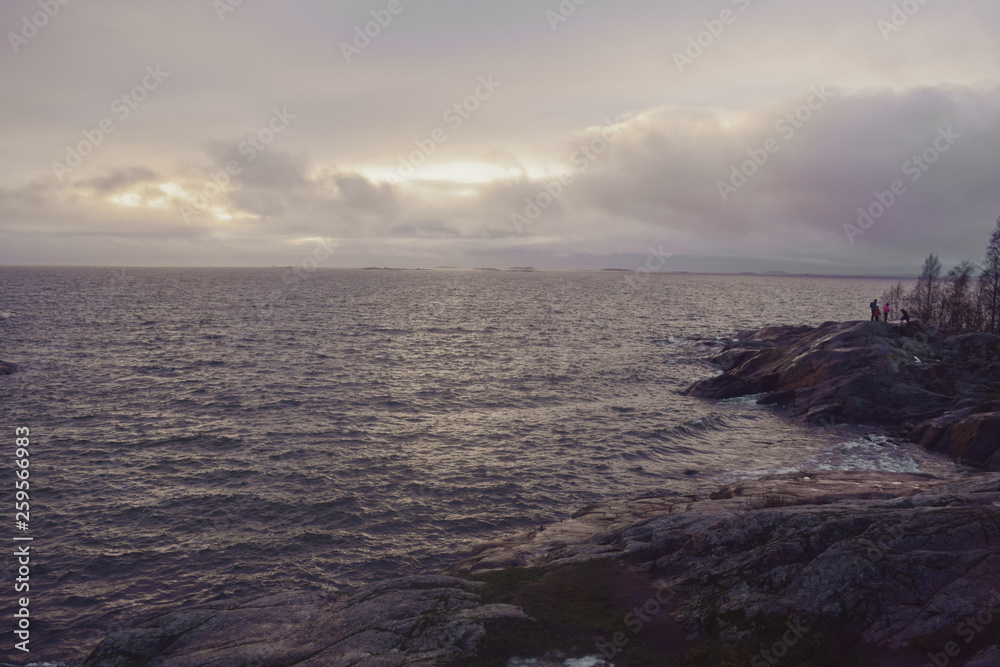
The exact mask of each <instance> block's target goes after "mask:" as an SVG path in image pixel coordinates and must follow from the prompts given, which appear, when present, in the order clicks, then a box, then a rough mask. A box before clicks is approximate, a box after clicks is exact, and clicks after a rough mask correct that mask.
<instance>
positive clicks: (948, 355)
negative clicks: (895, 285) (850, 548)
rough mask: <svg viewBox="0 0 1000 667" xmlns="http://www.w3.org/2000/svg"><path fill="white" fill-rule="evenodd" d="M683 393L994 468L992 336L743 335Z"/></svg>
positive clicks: (999, 354)
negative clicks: (755, 406) (861, 428)
mask: <svg viewBox="0 0 1000 667" xmlns="http://www.w3.org/2000/svg"><path fill="white" fill-rule="evenodd" d="M713 361H714V362H715V363H716V364H717V365H718V366H719V368H720V369H721V370H722V373H721V374H720V375H717V376H715V377H712V378H709V379H707V380H703V381H701V382H697V383H695V384H694V385H692V386H691V387H689V388H688V389H687V391H686V393H687V394H688V395H691V396H700V397H703V398H732V397H735V396H745V395H752V394H762V396H761V398H760V399H758V401H757V402H758V403H762V404H774V405H780V406H783V407H784V408H785V409H786V410H787V411H788V413H789V414H791V415H793V416H797V417H803V418H805V419H806V420H807V421H809V422H810V423H815V424H818V423H824V422H825V423H830V422H851V423H856V424H874V425H878V426H881V427H885V428H887V429H889V430H890V431H895V432H896V433H898V434H899V435H901V436H905V437H907V438H909V439H910V440H912V441H914V442H919V443H920V444H922V445H924V446H925V447H927V448H928V449H930V450H933V451H938V452H941V453H944V454H948V455H950V456H952V457H955V458H957V459H959V460H961V461H962V462H963V463H967V464H969V465H972V466H975V467H979V468H982V469H986V470H1000V337H998V336H995V335H993V334H986V333H957V332H949V331H943V330H939V329H936V328H934V327H928V326H926V325H924V324H923V323H921V322H911V323H909V324H907V325H899V324H886V323H882V322H827V323H825V324H823V325H821V326H819V327H815V328H813V327H770V328H767V329H761V330H759V331H748V332H743V333H741V334H739V335H737V336H736V338H735V339H734V340H733V341H732V342H731V343H729V344H728V345H726V347H725V348H723V350H722V351H721V352H720V353H719V354H718V355H716V356H715V357H714V359H713Z"/></svg>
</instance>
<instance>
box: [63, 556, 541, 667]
mask: <svg viewBox="0 0 1000 667" xmlns="http://www.w3.org/2000/svg"><path fill="white" fill-rule="evenodd" d="M482 586H483V584H482V583H478V582H470V581H466V580H462V579H456V578H454V577H443V576H424V577H408V578H405V579H398V580H394V581H388V582H385V583H381V584H378V585H375V586H369V587H366V588H362V589H360V590H357V591H355V592H354V593H352V594H350V595H345V596H344V597H342V598H340V599H337V600H327V599H326V598H325V597H324V596H322V595H321V594H319V593H305V594H285V595H273V596H268V597H260V598H256V599H251V600H243V601H239V602H229V603H223V604H215V605H204V606H199V607H195V608H193V609H189V610H184V611H178V612H173V613H169V614H165V615H163V616H157V617H155V618H152V619H150V620H148V621H145V622H144V623H141V624H140V625H138V626H136V627H133V628H129V629H127V630H123V631H120V632H115V633H112V634H109V635H108V636H107V638H105V640H104V641H103V642H101V644H100V645H99V646H98V647H97V648H96V649H95V650H94V652H93V653H91V654H90V656H89V657H88V658H87V660H86V661H85V662H84V663H83V664H84V665H85V666H94V667H96V666H102V667H111V666H114V667H125V666H132V665H149V664H155V665H164V666H166V665H170V666H172V667H180V666H182V665H183V666H190V667H205V666H207V665H217V666H218V667H237V666H239V665H296V666H297V667H331V666H335V665H345V666H346V665H355V666H357V667H375V666H378V667H390V666H397V665H403V664H406V665H440V664H446V663H448V662H452V661H454V660H456V659H460V658H463V657H470V656H473V655H475V652H476V648H477V644H478V643H479V642H480V641H481V640H482V638H483V636H484V635H485V630H484V628H483V623H484V621H486V620H487V619H503V618H511V619H518V618H524V612H522V611H521V610H520V609H517V608H516V607H512V606H509V605H498V604H484V603H483V602H482V598H481V597H480V596H478V595H476V594H475V590H476V589H477V588H479V587H482Z"/></svg>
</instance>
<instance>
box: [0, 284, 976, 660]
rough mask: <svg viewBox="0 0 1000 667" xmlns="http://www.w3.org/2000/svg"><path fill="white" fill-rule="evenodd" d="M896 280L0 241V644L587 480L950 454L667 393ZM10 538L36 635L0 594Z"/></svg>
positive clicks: (70, 630)
mask: <svg viewBox="0 0 1000 667" xmlns="http://www.w3.org/2000/svg"><path fill="white" fill-rule="evenodd" d="M893 284H894V281H888V280H883V279H860V278H825V277H808V276H806V277H802V276H761V275H697V274H676V273H631V272H617V271H603V272H600V271H597V272H543V271H535V272H527V271H524V272H522V271H516V272H515V271H482V270H480V271H472V270H469V271H464V270H340V269H316V270H313V271H311V272H302V271H299V272H295V271H292V270H290V269H289V268H288V267H274V268H130V267H125V268H110V267H88V268H80V267H17V266H5V267H0V306H2V307H3V308H5V309H6V310H8V311H11V312H13V313H14V315H12V316H11V317H9V318H7V319H4V320H0V359H3V360H5V361H8V362H14V363H17V364H19V365H20V367H21V370H20V372H19V373H16V374H14V375H11V376H0V443H2V445H0V451H2V452H4V453H3V456H2V457H0V470H2V474H0V479H2V480H3V481H2V486H3V488H2V490H0V498H2V499H3V502H4V505H5V508H4V511H3V512H2V517H3V523H2V528H0V540H3V541H4V542H6V543H7V547H6V548H4V549H3V550H2V555H0V575H2V581H0V590H2V591H3V593H2V595H0V611H2V618H3V620H2V621H0V626H2V627H0V663H4V662H5V663H7V664H17V665H24V664H28V663H41V662H45V661H49V662H54V663H62V664H68V665H71V664H76V663H78V662H79V661H81V660H82V659H83V658H84V657H85V656H86V655H87V654H88V653H89V652H90V651H91V650H92V649H93V648H94V647H95V646H96V645H97V643H98V642H99V641H100V640H101V638H102V637H103V636H104V634H105V633H106V632H107V631H108V630H109V629H116V628H121V627H122V626H127V625H129V624H131V623H134V622H137V621H140V620H142V619H144V618H148V617H150V616H153V615H155V614H160V613H164V612H167V611H172V610H181V609H185V608H189V607H191V606H194V605H197V604H199V603H204V602H208V601H213V600H219V599H228V598H234V597H239V596H245V595H249V594H260V593H276V592H282V591H289V590H293V591H296V590H306V589H311V590H323V591H326V592H329V593H333V594H336V593H338V592H342V591H345V590H347V589H349V588H351V587H354V586H358V585H362V584H365V583H370V582H374V581H378V580H382V579H385V578H388V577H394V576H402V575H410V574H416V573H427V572H435V571H439V570H440V569H442V568H444V567H446V566H447V565H448V564H449V563H451V562H453V561H455V560H457V559H458V558H459V557H460V556H461V555H462V554H464V553H465V552H467V551H469V550H470V549H472V548H473V547H474V546H476V545H477V544H480V543H482V542H485V541H490V540H496V539H500V538H502V537H504V536H507V535H511V534H514V533H517V532H519V531H522V530H525V529H529V528H532V527H537V526H539V525H543V524H546V523H550V522H554V521H558V520H560V519H564V518H566V517H568V516H569V515H571V514H572V513H573V512H574V511H575V510H577V509H579V508H581V507H583V506H585V505H589V504H592V503H598V502H601V501H608V500H617V499H625V498H634V497H638V496H642V495H657V494H659V495H669V494H692V493H708V492H711V491H713V490H715V489H717V488H718V487H719V486H722V485H724V484H727V483H732V482H734V481H738V480H741V479H748V478H754V477H759V476H761V475H764V474H768V473H773V472H790V471H796V470H814V469H824V470H841V469H843V470H855V469H860V470H883V471H893V472H921V471H923V472H929V473H932V474H938V475H942V476H946V477H947V476H956V475H959V474H961V471H960V470H958V469H957V468H956V467H955V466H953V465H952V464H951V463H950V462H949V461H947V460H944V459H940V458H937V457H934V456H932V455H929V454H926V453H924V452H922V451H920V450H918V449H915V448H914V447H912V446H909V445H905V444H900V443H898V442H895V441H894V440H893V439H892V438H890V437H887V434H885V433H882V432H880V431H878V430H875V429H872V428H865V427H857V426H829V427H812V426H807V425H804V424H803V423H801V422H799V421H796V420H793V419H789V418H787V417H785V416H783V415H782V414H781V413H780V411H778V410H777V409H775V408H772V407H764V406H758V405H757V404H756V403H755V400H754V398H755V397H749V398H741V399H733V400H726V401H707V400H702V399H696V398H690V397H686V396H682V395H681V394H680V392H681V391H682V390H683V389H684V388H685V387H687V386H688V385H689V384H691V383H692V382H694V381H696V380H699V379H703V378H706V377H710V376H711V375H713V374H714V373H718V372H719V371H718V370H717V369H716V368H715V367H713V366H712V365H711V363H710V361H709V358H710V357H711V355H712V354H714V353H717V352H718V351H719V350H720V349H721V347H722V345H724V344H725V342H726V341H727V340H729V339H731V338H732V337H733V336H734V335H736V334H737V332H739V331H743V330H747V329H753V328H758V327H762V326H770V325H803V324H807V325H817V324H820V323H822V322H825V321H830V320H861V319H867V318H868V303H869V302H870V301H871V300H872V299H873V298H875V297H878V296H880V295H881V294H882V293H883V292H884V291H886V290H887V289H888V288H889V287H891V286H892V285H893ZM18 428H24V429H28V430H29V433H30V436H29V437H30V444H29V446H28V449H29V451H30V455H29V459H30V466H29V468H28V470H29V472H30V478H29V480H30V489H29V498H28V500H27V501H26V502H29V503H30V521H27V522H25V523H26V524H27V525H26V526H25V527H24V528H22V527H19V526H18V525H17V523H16V519H15V507H14V503H15V489H14V482H15V479H16V477H15V472H16V470H18V468H17V467H16V465H15V458H16V457H15V451H16V449H15V438H16V437H17V436H16V435H15V429H18ZM22 432H23V431H22ZM21 518H23V517H21ZM15 537H31V538H32V540H31V541H30V542H26V541H19V542H14V541H13V539H14V538H15ZM23 544H30V553H31V559H30V576H29V579H30V581H29V582H28V583H29V585H30V613H31V618H30V632H31V635H30V638H31V639H30V642H31V643H30V649H31V652H30V654H24V653H22V652H21V651H18V650H15V649H14V646H13V644H14V642H15V635H14V634H13V630H14V627H13V622H12V620H11V619H12V618H13V616H12V614H13V612H14V609H15V604H16V601H17V599H18V598H19V597H20V596H22V595H23V594H22V593H15V592H14V584H15V579H16V578H17V577H18V576H19V570H18V568H19V564H18V563H17V557H16V556H15V555H14V547H15V545H23Z"/></svg>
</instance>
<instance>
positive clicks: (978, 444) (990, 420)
mask: <svg viewBox="0 0 1000 667" xmlns="http://www.w3.org/2000/svg"><path fill="white" fill-rule="evenodd" d="M909 439H910V440H913V441H914V442H918V443H920V444H921V445H923V446H924V447H926V448H927V449H929V450H931V451H937V452H941V453H943V454H947V455H948V456H952V457H954V458H957V459H959V460H961V461H963V462H965V463H968V464H971V465H973V466H977V467H980V468H986V469H987V470H1000V401H993V402H990V403H984V404H982V405H979V406H976V407H973V408H965V409H964V410H955V411H953V412H949V413H948V414H946V415H944V416H942V417H938V418H937V419H932V420H930V421H927V422H924V423H923V424H920V425H918V426H917V427H916V428H914V429H913V431H912V432H911V433H910V435H909Z"/></svg>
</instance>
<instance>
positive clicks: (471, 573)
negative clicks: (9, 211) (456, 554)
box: [84, 472, 1000, 667]
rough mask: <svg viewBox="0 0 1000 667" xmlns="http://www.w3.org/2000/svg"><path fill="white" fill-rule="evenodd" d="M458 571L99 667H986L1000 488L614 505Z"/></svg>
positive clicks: (284, 601) (99, 660)
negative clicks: (515, 662) (515, 659)
mask: <svg viewBox="0 0 1000 667" xmlns="http://www.w3.org/2000/svg"><path fill="white" fill-rule="evenodd" d="M450 573H451V574H452V575H454V576H439V577H418V578H408V579H403V580H397V581H390V582H385V583H383V584H379V585H377V586H373V587H368V588H365V589H361V590H358V591H356V592H354V593H351V594H349V595H345V596H343V597H341V598H338V599H335V600H327V599H323V598H321V597H320V596H318V595H315V594H308V595H305V596H275V597H270V598H262V599H258V600H251V601H244V602H241V603H229V604H222V605H216V606H205V607H200V608H195V609H190V610H185V611H180V612H175V613H172V614H167V615H164V616H160V617H157V618H155V619H152V620H150V621H147V622H145V623H143V624H141V625H139V626H137V627H135V628H132V629H129V630H125V631H122V632H119V633H115V634H114V635H110V636H109V637H108V638H107V639H106V640H105V641H104V642H103V643H102V644H101V645H100V646H99V647H98V648H97V649H96V650H95V651H94V652H93V654H92V655H91V656H90V657H89V658H88V660H87V661H86V663H84V664H85V665H92V666H94V667H97V666H104V665H146V664H149V665H163V666H164V667H173V666H179V665H185V666H186V665H220V666H221V665H226V666H227V667H228V666H232V667H236V666H239V665H275V666H277V665H292V664H294V665H413V664H426V665H473V664H475V665H507V664H508V660H509V658H510V657H512V656H520V657H522V658H530V659H538V660H539V662H536V663H531V664H537V665H565V664H572V663H568V662H566V659H567V658H570V657H573V658H580V657H583V656H587V655H591V656H603V657H602V660H603V659H604V658H607V659H608V660H609V661H611V662H613V664H614V665H617V666H619V667H624V666H626V665H650V664H689V665H719V664H734V665H735V664H768V665H773V664H777V662H778V660H775V658H781V659H782V664H788V665H793V664H794V665H817V666H818V665H829V666H831V667H833V666H834V665H843V664H851V665H903V664H925V663H926V662H928V661H932V659H931V658H930V656H938V655H942V656H944V657H946V658H950V663H949V664H952V665H960V664H964V663H967V662H968V663H969V664H977V665H989V664H991V663H990V662H989V661H990V660H993V659H994V658H993V657H994V656H995V655H996V653H997V650H998V649H997V648H996V644H997V641H996V637H997V636H998V634H997V633H998V629H1000V474H993V473H983V474H980V475H976V476H973V477H969V478H966V479H962V480H958V481H944V480H940V479H936V478H933V477H931V476H928V475H913V474H888V473H879V474H877V475H873V474H871V473H852V472H819V473H808V474H802V473H796V474H791V475H779V476H772V477H768V478H764V479H761V480H756V481H752V482H745V483H740V484H735V485H731V486H728V487H726V488H724V489H721V490H720V491H718V492H716V493H714V494H712V496H711V497H708V498H704V497H684V496H662V497H650V498H641V499H638V500H633V501H627V502H626V501H623V502H617V503H609V504H605V505H600V506H594V507H590V508H587V509H585V510H582V511H581V512H578V513H577V514H576V515H575V516H574V517H572V518H570V519H567V520H565V521H563V522H560V523H556V524H553V525H551V526H547V527H544V528H539V529H536V530H532V531H528V532H525V533H523V534H521V535H518V536H516V537H514V538H512V539H510V540H507V541H505V542H503V543H498V544H492V545H486V546H484V547H483V548H481V549H479V550H478V551H477V552H476V553H474V554H472V555H470V556H469V557H467V558H466V559H464V560H462V561H460V562H458V563H457V564H456V565H455V566H453V567H452V568H451V570H450ZM520 664H528V663H520ZM575 664H589V665H595V666H596V665H603V664H609V663H605V662H597V661H595V660H594V659H590V660H589V661H587V662H581V663H575Z"/></svg>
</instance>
